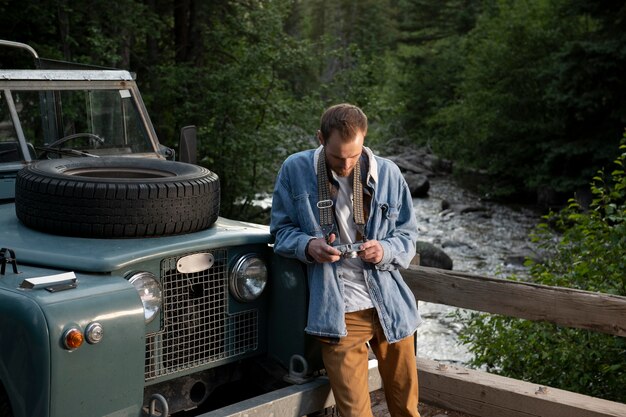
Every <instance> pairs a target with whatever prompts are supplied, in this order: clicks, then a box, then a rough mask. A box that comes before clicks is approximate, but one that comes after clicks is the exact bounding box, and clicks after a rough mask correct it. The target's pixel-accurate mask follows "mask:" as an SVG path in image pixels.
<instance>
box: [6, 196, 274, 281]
mask: <svg viewBox="0 0 626 417" xmlns="http://www.w3.org/2000/svg"><path fill="white" fill-rule="evenodd" d="M0 230H1V231H2V234H1V235H0V247H2V248H9V249H12V250H13V251H14V252H15V258H16V259H17V263H18V265H19V264H29V265H34V266H46V267H50V268H59V269H67V270H74V271H89V272H96V273H106V272H111V271H115V270H118V269H121V268H124V267H125V266H127V265H129V264H131V263H135V262H140V261H147V260H151V259H160V258H163V257H165V256H172V255H174V254H178V253H186V252H192V251H196V250H206V249H212V248H222V247H229V246H238V245H248V244H268V243H271V239H272V237H271V235H270V233H269V227H268V226H263V225H258V224H253V223H245V222H239V221H234V220H228V219H225V218H222V217H220V218H218V220H217V221H216V222H215V224H213V225H212V226H211V227H210V228H208V229H206V230H202V231H200V232H195V233H189V234H184V235H178V236H164V237H155V238H136V239H93V238H80V237H68V236H58V235H52V234H47V233H42V232H38V231H36V230H34V229H31V228H29V227H26V226H24V225H23V224H22V223H21V222H20V221H19V220H18V218H17V216H16V215H15V205H14V204H13V203H10V204H4V205H2V206H0Z"/></svg>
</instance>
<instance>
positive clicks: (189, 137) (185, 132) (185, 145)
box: [178, 126, 198, 165]
mask: <svg viewBox="0 0 626 417" xmlns="http://www.w3.org/2000/svg"><path fill="white" fill-rule="evenodd" d="M196 133H197V129H196V127H195V126H185V127H183V128H182V129H180V144H179V148H178V151H179V155H180V156H179V160H180V161H181V162H187V163H189V164H194V165H195V164H196V162H197V161H198V138H197V135H196Z"/></svg>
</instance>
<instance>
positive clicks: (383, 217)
mask: <svg viewBox="0 0 626 417" xmlns="http://www.w3.org/2000/svg"><path fill="white" fill-rule="evenodd" d="M377 209H378V210H377V211H378V215H377V216H376V220H377V224H378V227H377V230H376V231H374V233H376V235H377V238H378V239H384V238H385V237H386V236H387V235H388V234H389V233H391V232H392V231H393V230H394V229H395V227H396V221H397V220H398V216H399V215H400V210H399V209H398V206H397V204H395V203H378V207H377Z"/></svg>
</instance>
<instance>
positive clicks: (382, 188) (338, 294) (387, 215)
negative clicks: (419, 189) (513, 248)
mask: <svg viewBox="0 0 626 417" xmlns="http://www.w3.org/2000/svg"><path fill="white" fill-rule="evenodd" d="M366 134H367V117H366V116H365V114H364V113H363V112H362V111H361V109H359V108H358V107H356V106H353V105H350V104H338V105H335V106H332V107H330V108H329V109H327V110H326V111H325V112H324V114H323V115H322V118H321V127H320V130H319V131H318V132H317V136H318V139H319V142H320V147H319V148H317V149H312V150H308V151H304V152H299V153H296V154H294V155H291V156H290V157H289V158H287V160H286V161H285V162H284V164H283V166H282V167H281V169H280V172H279V173H278V178H277V179H276V185H275V189H274V196H273V204H272V219H271V225H270V230H271V232H272V234H274V235H275V237H276V241H275V245H274V250H275V251H276V253H278V254H280V255H283V256H286V257H290V258H297V259H299V260H301V261H302V262H305V263H306V264H307V272H308V283H309V294H310V297H309V313H308V320H307V326H306V329H305V331H306V332H307V333H309V334H311V335H314V336H316V337H317V338H318V340H319V341H320V343H321V350H322V359H323V361H324V366H325V368H326V372H327V374H328V378H329V381H330V386H331V388H332V390H333V394H334V396H335V400H336V402H337V408H338V410H339V414H340V415H341V416H342V417H352V416H354V417H367V416H372V411H371V406H370V397H369V391H368V386H367V379H368V378H367V377H368V348H367V344H368V343H369V345H370V347H371V348H372V351H373V352H374V354H375V355H376V357H377V359H378V366H379V370H380V373H381V376H382V380H383V386H384V389H385V397H386V400H387V406H388V408H389V411H390V413H391V415H392V416H394V417H397V416H413V417H419V413H418V410H417V405H418V383H417V368H416V362H415V345H414V337H413V336H414V333H415V331H416V329H417V326H418V325H419V324H420V321H421V319H420V316H419V314H418V312H417V305H416V301H415V297H414V295H413V293H412V292H411V290H410V289H409V288H408V286H407V285H406V283H405V282H404V280H403V279H402V276H401V275H400V272H399V271H398V268H406V267H408V265H409V263H410V261H411V259H412V258H413V256H414V255H415V240H416V237H417V224H416V219H415V215H414V212H413V204H412V199H411V195H410V192H409V189H408V186H407V184H406V181H405V180H404V178H403V177H402V174H401V173H400V170H399V169H398V167H397V166H396V165H394V164H393V163H392V162H391V161H389V160H386V159H383V158H379V157H377V156H374V155H373V153H372V151H371V150H370V149H369V148H366V147H364V146H363V142H364V139H365V136H366ZM346 245H349V246H346ZM344 252H345V253H344Z"/></svg>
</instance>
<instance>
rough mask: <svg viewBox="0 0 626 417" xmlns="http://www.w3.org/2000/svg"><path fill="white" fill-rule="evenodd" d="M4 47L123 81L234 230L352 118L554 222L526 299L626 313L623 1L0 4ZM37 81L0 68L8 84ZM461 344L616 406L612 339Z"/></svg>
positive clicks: (516, 338) (619, 389)
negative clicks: (334, 128)
mask: <svg viewBox="0 0 626 417" xmlns="http://www.w3.org/2000/svg"><path fill="white" fill-rule="evenodd" d="M0 38H1V39H7V40H12V41H19V42H24V43H28V44H29V45H31V46H33V47H34V48H35V49H36V50H37V51H38V53H39V55H40V56H42V57H46V58H52V59H59V60H67V61H73V62H78V63H88V64H97V65H102V66H106V67H116V68H123V69H129V70H131V71H133V72H134V73H135V74H136V76H137V82H138V84H139V86H140V88H141V89H142V91H143V95H144V101H145V102H146V105H147V107H148V110H149V111H150V113H151V117H152V121H153V123H154V124H155V126H156V130H157V134H158V136H159V139H160V141H161V142H162V143H164V144H166V145H167V146H170V147H173V148H176V146H177V142H178V135H179V130H180V128H181V127H183V126H186V125H196V126H197V127H198V138H199V149H198V155H199V158H200V162H199V163H200V164H202V165H204V166H206V167H207V168H209V169H211V170H212V171H214V172H216V173H217V174H218V175H219V177H220V181H221V188H222V205H221V214H223V215H225V216H227V217H232V218H239V219H254V218H255V215H256V214H257V213H256V211H258V208H255V206H254V205H253V202H254V201H255V199H257V198H258V196H259V195H263V194H264V193H269V192H271V190H272V187H273V183H274V179H275V175H276V172H277V170H278V167H279V166H280V164H281V163H282V161H283V160H284V158H285V157H286V156H287V155H288V154H290V153H292V152H294V151H296V150H300V149H305V148H310V147H312V146H315V140H314V138H315V136H314V135H315V131H316V130H317V128H318V123H319V117H320V115H321V113H322V111H323V109H324V108H326V107H327V106H328V105H331V104H335V103H338V102H351V103H354V104H357V105H359V106H360V107H362V108H363V109H364V111H365V113H366V114H367V115H368V117H369V120H370V129H369V131H368V136H367V139H366V144H367V145H368V146H370V147H372V148H373V149H374V150H376V151H377V152H378V153H381V154H383V155H385V154H389V153H390V152H393V151H394V150H395V149H396V148H397V147H398V146H400V145H402V146H409V147H416V148H417V147H425V148H427V149H429V150H430V151H432V152H433V153H434V154H436V155H438V156H440V157H442V158H445V159H448V160H451V161H453V166H454V175H456V176H457V177H458V178H460V179H464V178H471V177H476V176H480V181H477V183H478V185H477V187H480V188H479V189H478V191H479V192H480V193H481V195H483V196H484V198H486V199H497V200H502V201H508V202H512V201H515V202H525V203H531V204H544V205H546V206H547V207H548V208H553V209H557V210H559V209H560V208H563V210H560V211H558V212H556V213H555V212H551V213H550V214H548V215H546V223H545V224H543V225H540V226H539V228H538V231H537V234H536V237H535V238H536V239H537V240H538V241H539V242H540V243H542V244H543V245H544V246H545V247H546V251H549V253H551V254H553V256H551V257H550V258H549V259H550V260H549V261H548V262H546V263H543V264H532V262H531V264H530V265H529V266H530V268H531V271H532V273H533V276H534V277H535V278H534V279H535V281H537V282H541V283H545V284H551V285H569V286H572V287H575V288H581V289H589V290H592V291H605V292H608V293H612V294H617V295H626V278H625V277H626V266H625V265H624V262H623V254H624V253H625V252H626V230H625V227H626V226H625V225H626V221H625V220H626V209H625V201H626V177H625V176H624V172H623V164H624V163H626V156H625V155H626V149H625V148H624V146H623V145H622V146H620V143H623V140H624V139H623V137H624V128H625V127H626V77H625V76H624V74H625V70H624V68H626V2H621V1H615V0H605V1H599V0H438V1H435V0H212V1H196V0H118V1H115V2H104V1H95V0H91V1H89V0H87V1H69V0H58V1H36V0H28V1H21V2H16V1H9V0H0ZM29 65H32V62H30V61H29V59H28V57H27V56H23V54H22V55H19V54H11V53H7V52H5V51H0V66H1V67H3V68H8V67H20V66H29ZM585 192H588V193H589V194H590V195H591V201H590V202H587V203H588V204H582V203H581V202H580V201H579V200H577V199H576V198H575V197H576V196H577V195H579V194H582V193H585ZM554 233H557V236H558V238H557V239H555V238H554V236H555V235H554ZM529 262H530V261H529ZM466 326H467V327H466V332H467V333H466V336H465V339H466V341H468V343H472V346H473V351H474V353H475V355H476V360H475V365H477V366H486V367H487V368H489V369H490V370H492V371H494V372H499V373H503V374H506V375H511V376H515V377H518V378H522V379H528V380H532V381H533V382H536V383H542V384H548V385H553V386H559V387H562V388H565V389H571V390H575V391H578V392H585V393H588V394H590V395H596V396H601V397H604V398H611V399H616V400H619V401H626V397H625V396H624V395H625V394H624V390H623V387H624V384H625V383H626V359H622V360H621V362H618V361H616V358H626V342H625V341H624V339H623V338H618V337H608V336H603V335H587V334H582V333H581V332H580V331H571V332H569V331H568V332H565V331H563V329H559V328H556V327H554V326H547V325H543V324H539V325H533V324H531V323H526V322H521V321H511V320H506V319H502V318H497V317H495V318H487V317H483V316H477V317H474V318H473V319H472V320H470V321H469V322H467V323H466ZM520 341H524V342H525V343H527V344H528V345H532V344H534V343H551V344H552V347H551V350H552V351H553V352H555V354H554V357H552V358H545V357H540V358H537V357H534V356H533V352H529V351H526V352H521V351H520V350H519V349H517V347H518V345H519V342H520ZM559 343H560V344H559ZM529 350H532V351H539V350H540V349H537V350H535V349H529ZM574 364H576V365H577V366H574Z"/></svg>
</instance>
